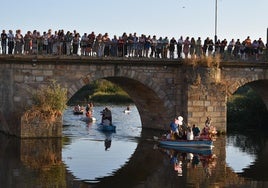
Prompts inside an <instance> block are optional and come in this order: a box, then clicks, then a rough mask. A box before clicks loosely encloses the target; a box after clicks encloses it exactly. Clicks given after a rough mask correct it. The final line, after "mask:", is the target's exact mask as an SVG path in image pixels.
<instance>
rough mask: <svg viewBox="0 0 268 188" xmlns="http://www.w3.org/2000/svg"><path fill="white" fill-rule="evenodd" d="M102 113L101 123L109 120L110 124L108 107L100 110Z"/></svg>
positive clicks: (110, 115)
mask: <svg viewBox="0 0 268 188" xmlns="http://www.w3.org/2000/svg"><path fill="white" fill-rule="evenodd" d="M101 114H102V119H101V123H105V124H107V123H106V122H108V121H109V123H108V124H109V125H112V112H111V110H110V109H109V108H107V107H105V109H104V110H103V111H102V112H101Z"/></svg>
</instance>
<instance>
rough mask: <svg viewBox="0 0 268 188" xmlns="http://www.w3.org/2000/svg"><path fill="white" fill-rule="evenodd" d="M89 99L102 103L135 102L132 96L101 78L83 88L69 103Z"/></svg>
mask: <svg viewBox="0 0 268 188" xmlns="http://www.w3.org/2000/svg"><path fill="white" fill-rule="evenodd" d="M89 101H91V102H93V103H100V104H107V103H110V104H129V103H133V101H132V99H131V98H130V96H129V95H128V94H127V93H126V92H125V91H124V90H123V89H121V88H120V87H119V86H118V85H115V84H113V83H111V82H109V81H107V80H104V79H101V80H97V81H94V82H92V84H90V85H87V86H84V87H83V88H81V89H80V90H79V91H78V92H77V93H76V94H75V95H74V96H73V97H72V98H71V99H70V100H69V101H68V104H67V105H76V104H81V105H83V104H86V103H88V102H89Z"/></svg>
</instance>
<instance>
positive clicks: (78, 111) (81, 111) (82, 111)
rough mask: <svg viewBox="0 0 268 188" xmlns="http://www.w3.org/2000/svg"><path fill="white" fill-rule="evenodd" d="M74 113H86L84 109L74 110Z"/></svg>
mask: <svg viewBox="0 0 268 188" xmlns="http://www.w3.org/2000/svg"><path fill="white" fill-rule="evenodd" d="M73 113H74V115H82V114H84V110H83V109H82V110H73Z"/></svg>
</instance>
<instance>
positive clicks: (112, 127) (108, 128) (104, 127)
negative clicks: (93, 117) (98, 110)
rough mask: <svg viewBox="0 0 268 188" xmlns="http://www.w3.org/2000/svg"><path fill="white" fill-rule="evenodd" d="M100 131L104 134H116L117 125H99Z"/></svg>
mask: <svg viewBox="0 0 268 188" xmlns="http://www.w3.org/2000/svg"><path fill="white" fill-rule="evenodd" d="M98 129H99V130H101V131H104V132H115V130H116V126H115V125H105V124H102V123H101V124H99V125H98Z"/></svg>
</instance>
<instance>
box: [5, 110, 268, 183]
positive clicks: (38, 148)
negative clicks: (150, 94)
mask: <svg viewBox="0 0 268 188" xmlns="http://www.w3.org/2000/svg"><path fill="white" fill-rule="evenodd" d="M103 108H104V106H97V107H94V117H95V118H96V119H97V120H96V122H93V123H86V122H84V121H83V115H73V113H72V108H71V107H69V108H68V109H67V110H66V111H65V113H64V126H63V138H60V139H22V140H21V139H17V138H14V137H10V136H6V135H4V134H0V149H1V154H0V187H5V188H8V187H19V188H21V187H27V188H29V187H153V188H155V187H202V188H203V187H268V173H266V169H267V168H266V167H268V160H267V159H268V145H267V136H266V135H265V134H260V133H257V132H256V131H254V130H251V131H250V133H249V134H239V133H232V134H229V133H228V135H226V136H219V137H217V138H216V140H215V142H214V146H215V147H214V148H213V149H212V151H208V152H207V151H202V152H200V151H198V152H197V153H195V152H193V153H186V152H185V151H176V150H170V149H165V148H160V147H158V145H157V142H156V141H155V140H154V139H153V137H154V136H156V137H159V136H160V135H161V134H162V133H163V131H155V130H147V129H142V127H141V121H140V116H139V113H138V111H137V109H136V107H135V106H130V108H131V112H130V113H124V112H123V110H124V109H125V106H110V108H111V111H112V115H113V124H114V125H115V126H116V132H114V133H103V132H102V131H100V130H98V123H99V122H100V118H101V115H100V111H101V110H102V109H103ZM168 124H169V123H167V126H168Z"/></svg>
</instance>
